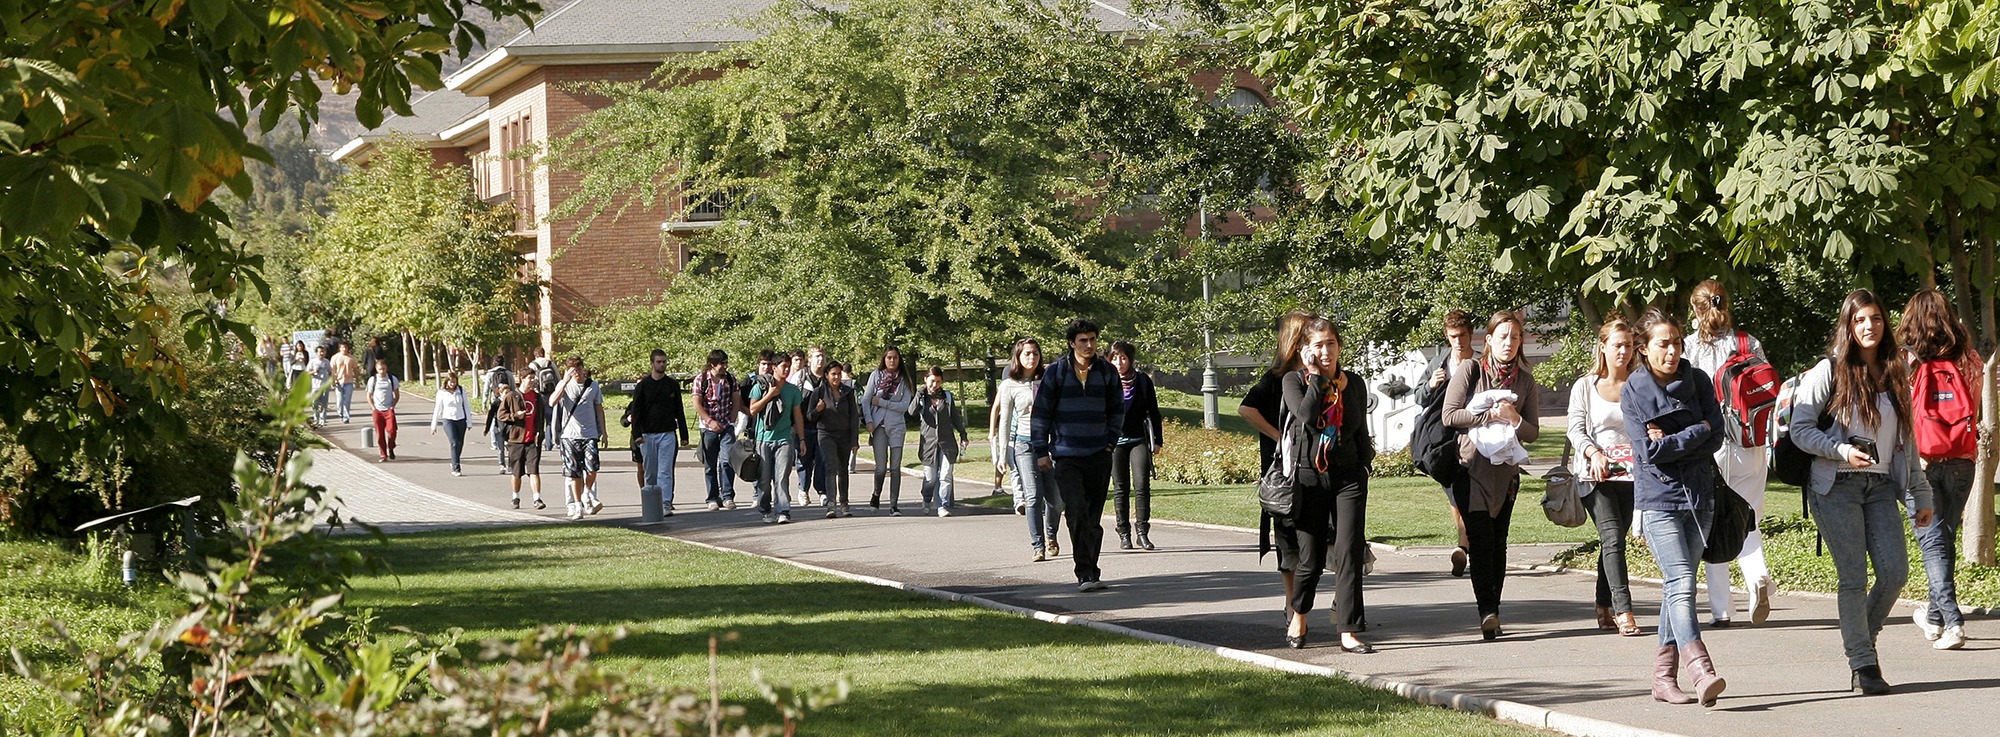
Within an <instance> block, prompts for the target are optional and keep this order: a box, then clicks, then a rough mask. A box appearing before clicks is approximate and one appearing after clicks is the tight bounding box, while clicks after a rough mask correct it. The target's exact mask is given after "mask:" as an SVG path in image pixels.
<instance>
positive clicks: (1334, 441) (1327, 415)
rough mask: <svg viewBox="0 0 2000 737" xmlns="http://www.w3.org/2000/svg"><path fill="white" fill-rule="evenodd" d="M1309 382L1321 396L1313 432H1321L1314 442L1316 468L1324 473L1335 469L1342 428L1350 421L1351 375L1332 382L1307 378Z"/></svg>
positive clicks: (1343, 372)
mask: <svg viewBox="0 0 2000 737" xmlns="http://www.w3.org/2000/svg"><path fill="white" fill-rule="evenodd" d="M1306 378H1307V379H1308V380H1310V381H1312V382H1313V385H1314V386H1315V387H1317V388H1318V389H1319V393H1320V408H1319V414H1318V416H1316V417H1314V418H1312V426H1313V429H1315V430H1318V431H1319V437H1318V438H1317V439H1316V440H1315V441H1314V442H1313V467H1314V468H1317V469H1319V470H1320V472H1322V473H1324V472H1325V471H1326V470H1327V469H1328V468H1329V467H1330V466H1331V465H1332V460H1333V451H1334V449H1335V448H1338V447H1340V428H1341V425H1342V424H1344V423H1345V422H1346V421H1347V407H1346V404H1345V396H1346V394H1347V372H1345V371H1342V372H1340V373H1338V374H1335V375H1334V376H1333V377H1332V378H1328V377H1325V376H1313V375H1312V374H1307V375H1306Z"/></svg>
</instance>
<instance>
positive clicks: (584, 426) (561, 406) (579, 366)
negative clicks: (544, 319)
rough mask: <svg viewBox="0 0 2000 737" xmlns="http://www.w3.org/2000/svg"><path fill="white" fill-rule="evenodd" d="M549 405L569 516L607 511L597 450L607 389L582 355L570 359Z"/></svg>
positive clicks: (600, 440)
mask: <svg viewBox="0 0 2000 737" xmlns="http://www.w3.org/2000/svg"><path fill="white" fill-rule="evenodd" d="M549 404H550V405H551V406H553V407H554V408H555V417H554V418H553V419H552V420H551V423H552V427H554V428H555V429H556V430H557V431H558V435H557V441H558V443H559V447H560V448H561V449H562V459H563V478H564V479H565V480H566V483H567V487H568V488H567V490H566V491H565V492H564V496H563V502H564V509H566V510H567V511H568V512H569V514H568V517H569V518H570V519H573V520H574V519H582V518H583V516H584V515H585V514H597V513H598V512H601V511H604V502H602V501H600V500H598V498H597V469H598V465H599V458H598V451H599V449H600V446H602V445H603V443H604V440H605V425H604V392H603V391H602V389H601V388H600V387H599V386H598V385H597V382H596V381H593V380H591V378H590V372H589V371H588V370H585V369H584V367H583V359H582V358H576V357H572V358H570V359H569V371H568V372H567V373H565V374H564V375H563V378H562V381H560V382H557V383H556V390H555V396H553V397H550V398H549Z"/></svg>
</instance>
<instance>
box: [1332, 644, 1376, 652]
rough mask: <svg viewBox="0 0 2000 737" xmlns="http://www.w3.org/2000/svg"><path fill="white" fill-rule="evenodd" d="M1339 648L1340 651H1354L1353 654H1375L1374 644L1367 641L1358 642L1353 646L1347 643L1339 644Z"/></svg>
mask: <svg viewBox="0 0 2000 737" xmlns="http://www.w3.org/2000/svg"><path fill="white" fill-rule="evenodd" d="M1340 650H1341V652H1348V653H1354V654H1355V655H1374V654H1375V646H1374V645H1370V644H1368V643H1365V642H1364V643H1361V644H1359V645H1353V646H1349V645H1341V646H1340Z"/></svg>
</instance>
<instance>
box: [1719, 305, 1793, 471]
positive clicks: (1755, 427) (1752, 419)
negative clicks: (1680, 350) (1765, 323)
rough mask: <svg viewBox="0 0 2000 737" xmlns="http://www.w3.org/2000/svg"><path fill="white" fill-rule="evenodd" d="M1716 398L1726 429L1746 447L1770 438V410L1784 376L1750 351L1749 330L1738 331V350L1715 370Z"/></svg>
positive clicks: (1729, 436)
mask: <svg viewBox="0 0 2000 737" xmlns="http://www.w3.org/2000/svg"><path fill="white" fill-rule="evenodd" d="M1714 379H1715V398H1716V400H1717V401H1718V402H1719V403H1721V405H1722V415H1723V417H1724V419H1726V420H1728V421H1727V422H1725V423H1723V426H1722V427H1723V432H1724V434H1725V435H1726V436H1727V437H1728V438H1729V440H1730V441H1731V442H1733V443H1736V444H1737V445H1739V446H1742V447H1745V448H1762V447H1764V446H1765V445H1767V444H1769V443H1770V442H1771V413H1772V412H1773V411H1775V410H1776V409H1777V408H1778V387H1779V384H1780V382H1781V381H1782V379H1780V378H1779V377H1778V369H1777V368H1776V367H1774V366H1772V365H1771V362H1769V361H1766V360H1764V359H1763V358H1760V357H1758V355H1757V354H1756V353H1753V352H1751V351H1750V334H1749V333H1745V332H1743V331H1741V330H1738V331H1736V350H1735V351H1734V352H1732V353H1730V354H1729V358H1727V359H1725V360H1723V362H1722V368H1720V369H1718V370H1717V371H1716V372H1715V376H1714Z"/></svg>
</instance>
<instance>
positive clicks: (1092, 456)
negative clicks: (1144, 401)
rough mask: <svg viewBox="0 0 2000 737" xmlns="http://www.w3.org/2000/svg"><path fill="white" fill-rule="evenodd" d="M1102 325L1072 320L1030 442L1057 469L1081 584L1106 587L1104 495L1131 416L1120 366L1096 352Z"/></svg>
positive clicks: (1054, 475)
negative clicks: (1100, 562)
mask: <svg viewBox="0 0 2000 737" xmlns="http://www.w3.org/2000/svg"><path fill="white" fill-rule="evenodd" d="M1097 333H1098V327H1097V325H1096V324H1095V323H1092V322H1090V321H1089V320H1082V319H1078V320H1071V321H1070V323H1069V327H1067V328H1065V329H1064V330H1063V335H1064V337H1065V338H1067V339H1068V341H1069V352H1068V353H1067V354H1064V355H1063V356H1062V357H1061V358H1057V359H1056V360H1055V363H1053V364H1050V365H1049V368H1048V370H1047V371H1044V372H1042V383H1041V386H1040V388H1038V389H1037V390H1036V392H1035V411H1034V413H1033V415H1032V417H1033V421H1032V423H1031V428H1032V432H1031V433H1030V434H1029V438H1028V446H1029V448H1030V449H1031V450H1032V451H1033V452H1034V454H1035V462H1036V463H1037V464H1039V465H1040V466H1041V468H1042V470H1044V471H1051V474H1050V478H1051V479H1052V480H1054V482H1055V485H1056V490H1057V492H1058V493H1060V494H1062V500H1063V514H1064V516H1066V517H1068V518H1069V540H1070V549H1071V550H1072V551H1075V552H1073V553H1072V554H1071V555H1072V557H1073V558H1075V560H1076V581H1077V590H1078V591H1096V590H1099V589H1102V588H1104V581H1103V580H1102V575H1101V574H1102V572H1101V571H1099V570H1098V568H1097V555H1098V552H1099V551H1100V550H1102V549H1103V547H1104V524H1103V522H1102V521H1101V519H1100V518H1102V517H1103V516H1104V499H1105V495H1106V493H1107V492H1108V491H1109V490H1110V488H1111V448H1112V446H1114V445H1116V444H1117V443H1118V432H1119V429H1120V428H1122V427H1124V424H1125V395H1124V390H1123V388H1122V387H1121V386H1120V385H1119V383H1118V370H1117V369H1114V368H1112V367H1111V362H1109V361H1106V360H1104V359H1103V358H1099V357H1098V355H1097Z"/></svg>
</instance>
